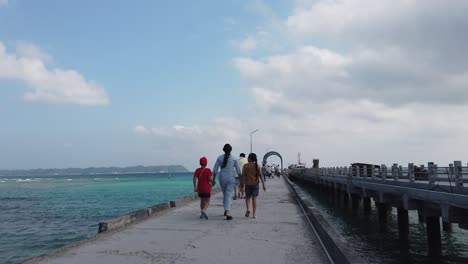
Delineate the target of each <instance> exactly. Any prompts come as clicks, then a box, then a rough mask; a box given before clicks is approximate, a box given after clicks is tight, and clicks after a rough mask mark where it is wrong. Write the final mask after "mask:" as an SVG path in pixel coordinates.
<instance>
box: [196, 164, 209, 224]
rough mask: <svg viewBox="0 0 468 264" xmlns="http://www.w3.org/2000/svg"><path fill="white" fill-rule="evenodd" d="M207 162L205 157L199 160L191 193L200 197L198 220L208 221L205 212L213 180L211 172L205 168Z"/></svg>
mask: <svg viewBox="0 0 468 264" xmlns="http://www.w3.org/2000/svg"><path fill="white" fill-rule="evenodd" d="M207 164H208V160H207V159H206V158H205V157H202V158H201V159H200V168H198V169H196V170H195V173H194V174H193V191H194V192H197V193H198V197H200V211H201V214H200V218H205V219H206V220H208V215H207V214H206V210H208V206H209V205H210V197H211V186H212V184H213V178H212V174H211V170H210V169H209V168H207V167H206V165H207ZM197 181H198V183H197Z"/></svg>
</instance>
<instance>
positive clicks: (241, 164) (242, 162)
mask: <svg viewBox="0 0 468 264" xmlns="http://www.w3.org/2000/svg"><path fill="white" fill-rule="evenodd" d="M238 162H239V168H240V170H241V171H242V169H243V168H244V165H245V164H247V162H248V161H247V159H246V158H245V153H241V154H240V155H239V160H238ZM237 179H239V193H238V194H237V197H240V198H242V199H244V198H245V194H244V182H243V181H242V177H238V178H237Z"/></svg>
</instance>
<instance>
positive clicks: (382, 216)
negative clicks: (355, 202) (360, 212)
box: [376, 203, 390, 223]
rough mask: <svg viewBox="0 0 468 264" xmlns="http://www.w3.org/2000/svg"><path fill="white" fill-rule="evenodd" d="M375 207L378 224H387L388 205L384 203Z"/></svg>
mask: <svg viewBox="0 0 468 264" xmlns="http://www.w3.org/2000/svg"><path fill="white" fill-rule="evenodd" d="M376 206H377V210H378V213H379V222H380V223H387V219H388V211H389V208H390V207H389V206H388V204H384V203H376Z"/></svg>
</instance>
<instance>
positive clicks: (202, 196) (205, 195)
mask: <svg viewBox="0 0 468 264" xmlns="http://www.w3.org/2000/svg"><path fill="white" fill-rule="evenodd" d="M198 197H200V198H210V197H211V194H209V193H198Z"/></svg>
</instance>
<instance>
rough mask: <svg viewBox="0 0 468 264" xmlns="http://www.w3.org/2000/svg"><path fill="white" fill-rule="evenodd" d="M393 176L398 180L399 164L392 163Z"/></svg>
mask: <svg viewBox="0 0 468 264" xmlns="http://www.w3.org/2000/svg"><path fill="white" fill-rule="evenodd" d="M392 177H393V179H394V180H395V181H398V164H397V163H393V165H392Z"/></svg>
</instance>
